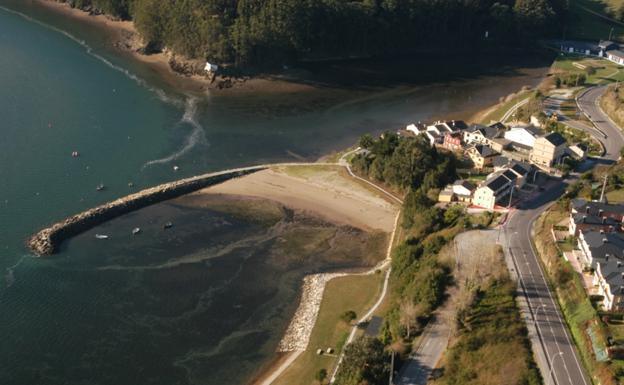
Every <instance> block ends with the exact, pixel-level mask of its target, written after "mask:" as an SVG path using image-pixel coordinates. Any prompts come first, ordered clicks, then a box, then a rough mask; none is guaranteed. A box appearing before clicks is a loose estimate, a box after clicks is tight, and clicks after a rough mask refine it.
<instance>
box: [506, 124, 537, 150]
mask: <svg viewBox="0 0 624 385" xmlns="http://www.w3.org/2000/svg"><path fill="white" fill-rule="evenodd" d="M540 134H541V131H540V130H539V129H538V128H536V127H533V126H527V127H512V128H511V129H510V130H509V131H507V132H505V139H507V140H509V141H511V142H514V143H518V144H521V145H523V146H528V147H531V148H533V146H534V145H535V139H536V138H537V137H538V136H539V135H540Z"/></svg>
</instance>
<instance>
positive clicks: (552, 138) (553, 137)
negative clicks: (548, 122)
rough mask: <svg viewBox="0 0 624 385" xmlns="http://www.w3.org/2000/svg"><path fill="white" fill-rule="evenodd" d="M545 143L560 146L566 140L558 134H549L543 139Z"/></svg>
mask: <svg viewBox="0 0 624 385" xmlns="http://www.w3.org/2000/svg"><path fill="white" fill-rule="evenodd" d="M544 139H546V140H547V141H549V142H550V143H551V144H552V145H553V146H555V147H557V146H561V145H562V144H565V143H566V140H565V138H564V137H563V136H561V134H560V133H558V132H551V133H550V134H548V135H546V136H545V137H544Z"/></svg>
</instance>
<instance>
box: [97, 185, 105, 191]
mask: <svg viewBox="0 0 624 385" xmlns="http://www.w3.org/2000/svg"><path fill="white" fill-rule="evenodd" d="M105 188H106V186H104V183H100V184H99V185H98V186H97V187H96V188H95V191H103V190H104V189H105Z"/></svg>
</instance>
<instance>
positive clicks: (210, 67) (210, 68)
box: [204, 62, 219, 73]
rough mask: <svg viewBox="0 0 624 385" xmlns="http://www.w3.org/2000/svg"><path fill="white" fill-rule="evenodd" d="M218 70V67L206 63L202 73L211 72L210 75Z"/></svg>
mask: <svg viewBox="0 0 624 385" xmlns="http://www.w3.org/2000/svg"><path fill="white" fill-rule="evenodd" d="M218 69H219V66H218V65H216V64H212V63H209V62H206V66H205V67H204V71H206V72H212V73H215V72H217V70H218Z"/></svg>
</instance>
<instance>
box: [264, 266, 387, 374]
mask: <svg viewBox="0 0 624 385" xmlns="http://www.w3.org/2000/svg"><path fill="white" fill-rule="evenodd" d="M383 277H384V274H383V273H380V274H373V275H366V276H348V277H342V278H335V279H333V280H331V281H329V283H328V284H327V287H326V288H325V294H324V295H323V302H322V303H321V308H320V310H319V315H318V318H317V320H316V324H315V326H314V329H313V330H312V335H311V336H310V343H309V345H308V349H307V350H306V351H305V352H304V353H303V354H301V356H299V357H298V358H297V359H296V360H295V362H293V363H292V365H291V366H290V367H289V368H288V369H287V370H286V371H285V372H284V373H283V374H282V375H281V376H280V377H279V378H278V379H277V380H276V381H275V382H274V384H275V385H292V384H298V385H312V384H318V382H316V380H315V379H314V376H315V374H316V373H317V372H318V371H319V370H320V369H323V368H324V369H326V370H327V372H328V373H331V372H332V370H333V368H334V364H335V361H336V356H335V355H321V356H319V355H317V354H316V350H317V349H323V350H325V349H327V348H328V347H331V348H333V349H334V350H335V351H339V350H340V348H341V347H342V345H343V344H344V342H345V340H346V338H347V335H348V333H349V331H350V329H351V325H347V324H345V323H344V322H343V321H342V320H341V319H340V315H341V314H343V313H344V312H345V311H347V310H353V311H355V313H356V314H357V317H358V318H359V317H361V316H362V315H363V314H364V313H365V312H366V311H367V310H368V309H369V308H370V307H371V306H372V305H373V304H374V303H375V301H376V300H377V297H378V296H379V293H380V292H381V286H382V284H383Z"/></svg>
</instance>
